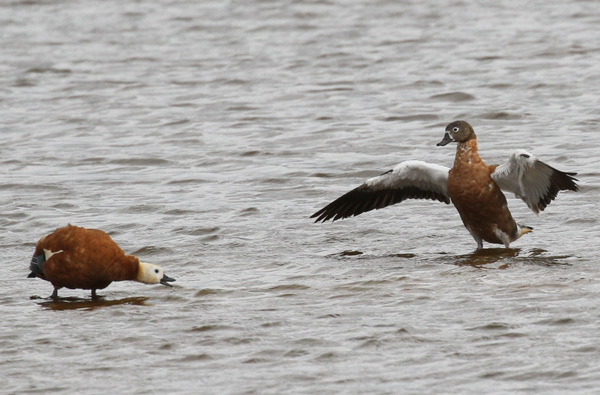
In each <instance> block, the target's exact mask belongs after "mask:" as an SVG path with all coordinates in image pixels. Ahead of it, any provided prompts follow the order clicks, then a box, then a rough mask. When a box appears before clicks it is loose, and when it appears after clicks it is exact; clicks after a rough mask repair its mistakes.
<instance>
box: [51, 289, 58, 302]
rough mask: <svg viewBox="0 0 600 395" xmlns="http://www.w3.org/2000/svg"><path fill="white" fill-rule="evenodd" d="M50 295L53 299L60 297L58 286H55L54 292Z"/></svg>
mask: <svg viewBox="0 0 600 395" xmlns="http://www.w3.org/2000/svg"><path fill="white" fill-rule="evenodd" d="M50 297H51V298H52V299H55V300H56V299H58V288H54V292H52V295H50Z"/></svg>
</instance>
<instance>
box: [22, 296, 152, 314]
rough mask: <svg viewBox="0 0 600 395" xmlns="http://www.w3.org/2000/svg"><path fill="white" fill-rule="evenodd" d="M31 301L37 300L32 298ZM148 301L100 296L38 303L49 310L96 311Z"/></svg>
mask: <svg viewBox="0 0 600 395" xmlns="http://www.w3.org/2000/svg"><path fill="white" fill-rule="evenodd" d="M31 299H37V297H32V298H31ZM148 299H149V297H147V296H138V297H129V298H123V299H115V300H104V297H102V296H100V297H98V298H96V299H81V298H74V297H68V298H58V299H56V300H54V299H51V298H48V299H47V300H46V301H45V302H41V303H39V304H40V306H43V307H45V308H47V309H50V310H79V309H85V310H90V311H91V310H96V309H99V308H101V307H109V306H118V305H123V304H130V305H135V306H148V304H146V301H147V300H148Z"/></svg>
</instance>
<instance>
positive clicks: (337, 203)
mask: <svg viewBox="0 0 600 395" xmlns="http://www.w3.org/2000/svg"><path fill="white" fill-rule="evenodd" d="M451 142H456V143H458V146H457V148H456V157H455V159H454V165H453V167H452V169H449V168H447V167H445V166H440V165H436V164H432V163H426V162H423V161H418V160H411V161H406V162H402V163H400V164H399V165H397V166H396V167H394V168H393V169H392V170H390V171H388V172H386V173H383V174H381V175H380V176H377V177H373V178H370V179H368V180H367V181H366V182H365V183H364V184H362V185H361V186H359V187H357V188H355V189H353V190H351V191H350V192H348V193H346V194H345V195H342V196H341V197H339V198H338V199H336V200H334V201H333V202H331V203H329V204H328V205H327V206H325V207H324V208H322V209H321V210H319V211H317V212H316V213H314V214H313V215H312V216H311V218H316V220H315V222H319V221H322V222H325V221H327V220H330V219H331V220H332V221H335V220H338V219H341V218H348V217H351V216H355V215H359V214H362V213H364V212H366V211H371V210H374V209H375V210H377V209H380V208H383V207H386V206H389V205H392V204H396V203H400V202H402V201H403V200H406V199H431V200H437V201H440V202H444V203H446V204H450V202H452V203H453V204H454V207H456V210H457V211H458V213H459V214H460V218H461V219H462V221H463V224H464V225H465V227H466V228H467V230H468V231H469V233H471V236H473V238H474V239H475V241H476V242H477V249H478V250H479V249H481V248H483V241H484V240H485V241H487V242H488V243H495V244H504V246H505V247H506V248H508V246H509V244H510V243H511V242H513V241H515V240H517V239H518V238H519V237H521V236H522V235H524V234H526V233H529V232H531V230H532V228H531V227H528V226H524V225H519V224H517V223H516V222H515V220H514V219H513V217H512V215H511V213H510V211H509V210H508V206H507V204H506V197H505V196H504V193H503V192H502V191H506V192H511V193H514V194H515V196H516V197H518V198H520V199H521V200H523V201H524V202H525V203H526V204H527V206H528V207H529V208H530V209H531V210H532V211H533V212H534V213H536V214H539V212H540V211H544V209H545V208H546V206H547V205H548V204H550V202H551V201H552V200H554V199H555V198H556V195H557V194H558V192H559V191H565V190H570V191H577V190H578V189H579V188H578V186H577V184H576V183H575V181H578V180H577V179H576V178H574V176H575V175H577V173H567V172H562V171H560V170H557V169H555V168H553V167H551V166H549V165H547V164H545V163H544V162H542V161H540V160H539V159H537V158H536V157H534V156H533V155H531V154H530V153H528V152H527V151H524V150H516V151H515V152H514V153H513V154H512V155H511V156H510V157H509V158H508V160H507V161H506V162H505V163H503V164H502V165H492V166H488V165H486V164H485V162H484V161H483V160H482V159H481V158H480V157H479V154H478V152H477V137H476V136H475V132H474V131H473V128H472V127H471V125H469V124H468V123H467V122H465V121H455V122H452V123H450V124H449V125H448V126H447V127H446V130H445V134H444V138H443V139H442V141H441V142H439V143H438V144H437V145H438V146H444V145H447V144H449V143H451Z"/></svg>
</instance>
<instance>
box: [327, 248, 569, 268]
mask: <svg viewBox="0 0 600 395" xmlns="http://www.w3.org/2000/svg"><path fill="white" fill-rule="evenodd" d="M547 252H548V251H546V250H543V249H539V248H536V249H532V250H529V251H527V252H525V251H522V249H521V248H484V249H482V250H476V251H474V252H472V253H469V254H461V255H451V254H444V253H442V255H441V256H437V257H433V258H431V257H429V256H428V255H423V256H421V257H419V255H418V254H412V253H397V254H391V255H389V257H395V258H405V259H410V260H417V261H422V262H433V263H439V264H450V265H458V266H473V267H477V268H484V267H485V268H488V269H493V268H498V269H507V268H508V267H510V266H511V265H514V264H525V265H541V266H556V265H569V263H568V262H566V261H565V260H566V259H569V258H572V256H571V255H546V253H547ZM328 256H329V257H331V258H339V259H353V258H354V259H369V258H375V257H373V256H370V255H366V254H364V253H362V252H360V251H342V252H340V253H335V254H330V255H328ZM377 258H380V257H377Z"/></svg>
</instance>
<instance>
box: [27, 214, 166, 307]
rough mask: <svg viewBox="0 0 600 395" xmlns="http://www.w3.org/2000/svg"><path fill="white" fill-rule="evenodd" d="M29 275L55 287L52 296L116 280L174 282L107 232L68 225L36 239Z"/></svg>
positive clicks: (99, 286) (97, 286) (100, 286)
mask: <svg viewBox="0 0 600 395" xmlns="http://www.w3.org/2000/svg"><path fill="white" fill-rule="evenodd" d="M30 269H31V273H30V274H29V276H28V277H39V278H41V279H44V280H46V281H50V282H51V283H52V285H53V286H54V292H53V293H52V298H55V299H56V298H58V290H59V289H60V288H63V287H65V288H70V289H76V288H80V289H90V290H91V291H92V298H96V290H97V289H104V288H106V287H108V285H109V284H110V283H111V282H113V281H125V280H131V281H138V282H142V283H145V284H159V283H160V284H164V285H168V286H170V284H169V282H172V281H175V280H174V279H172V278H171V277H169V276H167V275H165V274H164V273H163V269H162V268H161V267H160V266H158V265H153V264H151V263H144V262H140V260H139V259H138V258H137V257H135V256H133V255H125V253H124V252H123V250H122V249H121V248H120V247H119V246H118V245H117V244H116V243H115V242H114V241H113V240H112V239H111V238H110V236H109V235H107V234H106V233H105V232H103V231H101V230H97V229H86V228H81V227H78V226H72V225H70V224H69V225H68V226H66V227H63V228H58V229H56V230H55V231H54V232H52V233H51V234H49V235H47V236H44V237H42V238H41V239H40V241H38V242H37V245H36V247H35V253H34V254H33V258H32V259H31V264H30Z"/></svg>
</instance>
